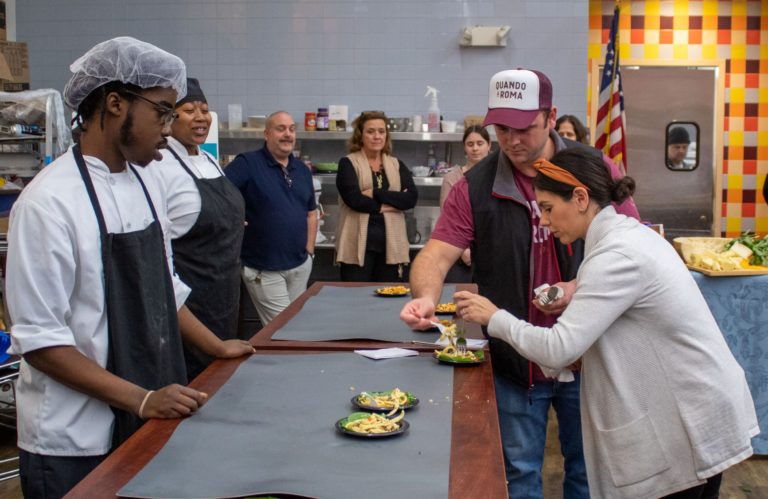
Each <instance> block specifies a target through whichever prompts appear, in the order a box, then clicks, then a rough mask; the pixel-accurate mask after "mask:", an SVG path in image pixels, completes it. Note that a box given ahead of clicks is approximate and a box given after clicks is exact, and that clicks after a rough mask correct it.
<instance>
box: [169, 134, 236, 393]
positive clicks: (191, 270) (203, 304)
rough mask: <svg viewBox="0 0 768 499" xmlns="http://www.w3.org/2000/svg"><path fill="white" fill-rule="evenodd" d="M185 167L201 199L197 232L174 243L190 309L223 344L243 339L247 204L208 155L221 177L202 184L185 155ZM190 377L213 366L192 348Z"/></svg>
mask: <svg viewBox="0 0 768 499" xmlns="http://www.w3.org/2000/svg"><path fill="white" fill-rule="evenodd" d="M168 150H169V151H170V152H171V154H173V156H174V157H175V158H176V160H177V161H178V162H179V164H180V165H181V166H182V168H184V170H185V171H186V172H187V173H188V174H189V176H190V177H192V180H194V181H195V186H197V190H198V192H199V193H200V214H199V215H198V217H197V220H196V221H195V224H194V225H193V226H192V228H191V229H190V230H189V231H188V232H187V233H186V234H184V235H183V236H182V237H180V238H178V239H174V240H173V243H172V244H173V264H174V269H175V270H176V274H177V275H178V276H179V278H181V280H182V281H184V283H186V284H187V286H189V287H190V288H192V292H191V293H190V295H189V297H188V298H187V301H186V305H187V308H189V310H190V311H191V312H192V313H193V314H194V315H195V317H197V318H198V319H199V320H200V322H202V323H203V324H205V326H206V327H207V328H208V329H210V330H211V331H213V333H214V334H215V335H216V336H218V337H219V338H221V339H222V340H230V339H234V338H235V337H236V336H237V322H238V309H239V305H240V250H241V248H242V243H243V231H244V229H245V223H244V221H245V201H244V200H243V196H242V194H240V191H239V190H238V189H237V188H236V187H235V186H234V185H233V184H232V182H230V180H229V179H228V178H227V177H225V176H224V172H222V171H221V169H219V167H218V165H217V164H216V163H214V161H213V160H212V159H211V158H210V157H209V156H208V155H207V154H205V153H203V152H202V151H201V152H200V154H203V155H204V156H205V157H206V158H207V159H208V161H210V162H211V164H212V165H213V166H215V167H216V168H217V169H218V170H219V172H220V173H221V177H217V178H211V179H208V178H206V179H200V178H197V177H196V176H195V175H194V174H193V173H192V170H190V169H189V167H188V166H187V164H186V163H184V161H183V160H182V159H181V157H179V155H178V154H177V153H176V151H174V150H173V149H171V148H170V147H169V148H168ZM184 358H185V361H186V365H187V376H188V377H189V379H190V380H192V379H194V378H195V377H196V376H197V375H198V374H200V373H201V372H202V371H203V369H205V368H206V367H207V366H208V364H210V363H211V361H212V360H213V359H212V358H211V357H210V356H209V355H207V354H205V353H203V352H202V351H200V350H199V349H198V348H195V347H194V346H191V345H187V344H185V345H184Z"/></svg>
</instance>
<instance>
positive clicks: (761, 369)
mask: <svg viewBox="0 0 768 499" xmlns="http://www.w3.org/2000/svg"><path fill="white" fill-rule="evenodd" d="M693 277H694V279H695V280H696V284H698V285H699V289H701V293H702V294H703V295H704V298H705V299H706V300H707V303H708V304H709V308H710V309H711V310H712V314H713V315H714V316H715V320H716V321H717V324H718V325H719V326H720V329H721V330H722V331H723V335H724V336H725V340H726V341H727V342H728V346H730V347H731V351H732V352H733V355H734V356H735V357H736V360H737V361H738V362H739V364H741V367H742V368H743V369H744V372H746V374H747V382H748V383H749V389H750V390H751V392H752V398H753V399H754V401H755V409H756V410H757V419H758V422H759V424H760V430H761V431H762V433H761V434H760V435H758V436H756V437H755V438H753V439H752V446H753V447H754V449H755V454H768V275H761V276H749V277H707V276H705V275H703V274H700V273H698V272H693Z"/></svg>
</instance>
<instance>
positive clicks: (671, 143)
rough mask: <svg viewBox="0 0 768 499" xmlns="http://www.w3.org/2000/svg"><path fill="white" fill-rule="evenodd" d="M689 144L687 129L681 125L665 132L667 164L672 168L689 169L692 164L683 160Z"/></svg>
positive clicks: (689, 138)
mask: <svg viewBox="0 0 768 499" xmlns="http://www.w3.org/2000/svg"><path fill="white" fill-rule="evenodd" d="M690 145H691V137H690V135H688V130H686V129H685V128H683V127H682V126H675V127H672V128H670V129H669V132H667V166H668V167H669V168H671V169H673V170H690V169H692V168H693V165H692V164H689V163H688V162H687V161H685V157H686V156H688V147H689V146H690Z"/></svg>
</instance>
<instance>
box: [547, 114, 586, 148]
mask: <svg viewBox="0 0 768 499" xmlns="http://www.w3.org/2000/svg"><path fill="white" fill-rule="evenodd" d="M555 131H556V132H557V133H558V134H560V136H561V137H563V138H565V139H568V140H572V141H574V142H581V143H582V144H587V145H589V132H588V131H587V128H586V127H585V126H584V125H582V124H581V121H579V118H577V117H576V116H574V115H572V114H564V115H562V116H560V117H559V118H558V119H557V121H556V122H555Z"/></svg>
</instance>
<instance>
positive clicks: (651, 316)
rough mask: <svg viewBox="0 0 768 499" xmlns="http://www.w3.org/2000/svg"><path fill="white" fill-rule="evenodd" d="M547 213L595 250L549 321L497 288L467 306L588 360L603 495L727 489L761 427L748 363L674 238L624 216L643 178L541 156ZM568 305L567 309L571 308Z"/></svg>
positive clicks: (495, 323) (551, 358)
mask: <svg viewBox="0 0 768 499" xmlns="http://www.w3.org/2000/svg"><path fill="white" fill-rule="evenodd" d="M537 169H538V174H537V176H536V178H535V180H534V187H535V189H536V199H537V202H538V205H539V208H540V209H541V224H542V226H545V227H548V228H549V230H550V231H552V233H553V235H554V236H555V237H557V238H559V239H560V241H561V242H563V243H570V242H573V241H575V240H577V239H584V240H585V256H584V261H583V263H582V264H581V268H580V269H579V272H578V274H577V277H576V280H575V281H574V282H573V283H572V284H571V285H570V286H568V287H569V288H570V289H566V290H565V296H564V297H562V298H560V299H559V300H557V301H555V302H554V303H551V304H549V305H542V304H540V303H537V304H536V306H537V307H539V308H542V309H543V310H550V311H559V310H562V309H564V310H563V312H562V315H561V316H560V317H559V319H558V321H557V323H556V324H555V325H554V326H553V327H552V328H542V327H536V326H532V325H531V324H528V323H527V322H525V321H522V320H520V319H517V318H516V317H514V316H512V315H511V314H509V313H508V312H506V311H504V310H499V309H497V308H496V307H495V306H494V305H493V304H492V303H491V302H490V301H488V300H487V299H485V298H483V297H481V296H478V295H474V294H471V293H468V292H459V293H457V294H456V296H455V301H456V303H457V305H458V313H459V315H460V317H463V318H465V319H468V320H470V321H474V322H477V323H480V324H482V325H487V326H488V334H490V335H491V336H494V337H497V338H501V339H503V340H504V341H506V342H508V343H509V344H510V345H512V346H513V347H515V348H516V349H517V350H518V351H519V352H520V353H521V354H522V355H524V356H526V357H528V358H529V359H531V360H533V361H535V362H538V363H539V364H541V365H542V366H545V367H549V368H553V369H560V368H564V367H566V366H568V365H569V364H571V363H573V362H575V361H576V360H577V359H579V358H582V359H583V362H582V378H581V418H582V431H583V436H584V454H585V458H586V462H587V474H588V477H589V488H590V494H591V496H592V497H593V498H603V497H604V498H611V499H613V498H632V499H640V498H657V497H663V496H666V497H674V498H689V497H690V498H710V497H717V494H718V491H719V487H720V478H721V473H722V471H723V470H725V469H727V468H728V467H730V466H732V465H734V464H736V463H738V462H740V461H742V460H744V459H746V458H748V457H749V456H750V455H751V454H752V447H751V443H750V439H751V437H753V436H755V435H757V434H758V433H759V428H758V426H757V418H756V416H755V409H754V404H753V402H752V397H751V395H750V393H749V388H748V386H747V383H746V379H745V377H744V372H743V370H742V369H741V367H740V366H739V364H738V363H737V362H736V360H735V359H734V358H733V355H732V354H731V352H730V350H729V349H728V346H727V345H726V343H725V340H724V339H723V335H722V333H721V332H720V329H719V328H718V326H717V324H716V322H715V319H714V318H713V316H712V313H711V312H710V310H709V308H708V306H707V304H706V302H705V301H704V298H703V296H702V295H701V292H700V291H699V288H698V286H697V285H696V283H695V282H694V280H693V278H692V277H691V275H690V273H689V271H688V270H687V269H686V267H685V265H684V264H683V262H682V260H681V259H680V258H679V257H678V256H677V254H676V253H675V251H674V249H673V248H672V246H671V245H670V244H669V243H667V241H665V240H664V239H663V238H662V237H660V236H659V235H658V234H656V233H655V232H653V231H652V230H651V229H649V228H647V227H645V226H643V225H641V224H639V223H638V222H637V221H636V220H634V219H632V218H627V217H625V216H623V215H618V214H616V212H615V210H614V209H613V207H612V206H611V204H610V203H611V201H617V202H620V201H621V200H623V199H625V198H626V197H627V196H629V195H631V194H632V192H633V191H634V181H633V180H632V179H631V178H629V177H624V178H622V179H620V180H618V181H615V182H614V181H613V180H612V179H611V177H610V175H609V174H608V173H607V170H606V169H605V167H604V166H603V164H602V162H600V161H599V160H596V159H594V158H592V157H590V156H588V155H586V154H583V153H582V152H580V151H578V150H575V149H572V150H567V151H563V152H561V153H558V154H556V155H555V156H554V157H553V158H552V159H551V162H548V161H541V162H540V163H539V164H538V166H537ZM565 305H567V307H565Z"/></svg>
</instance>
